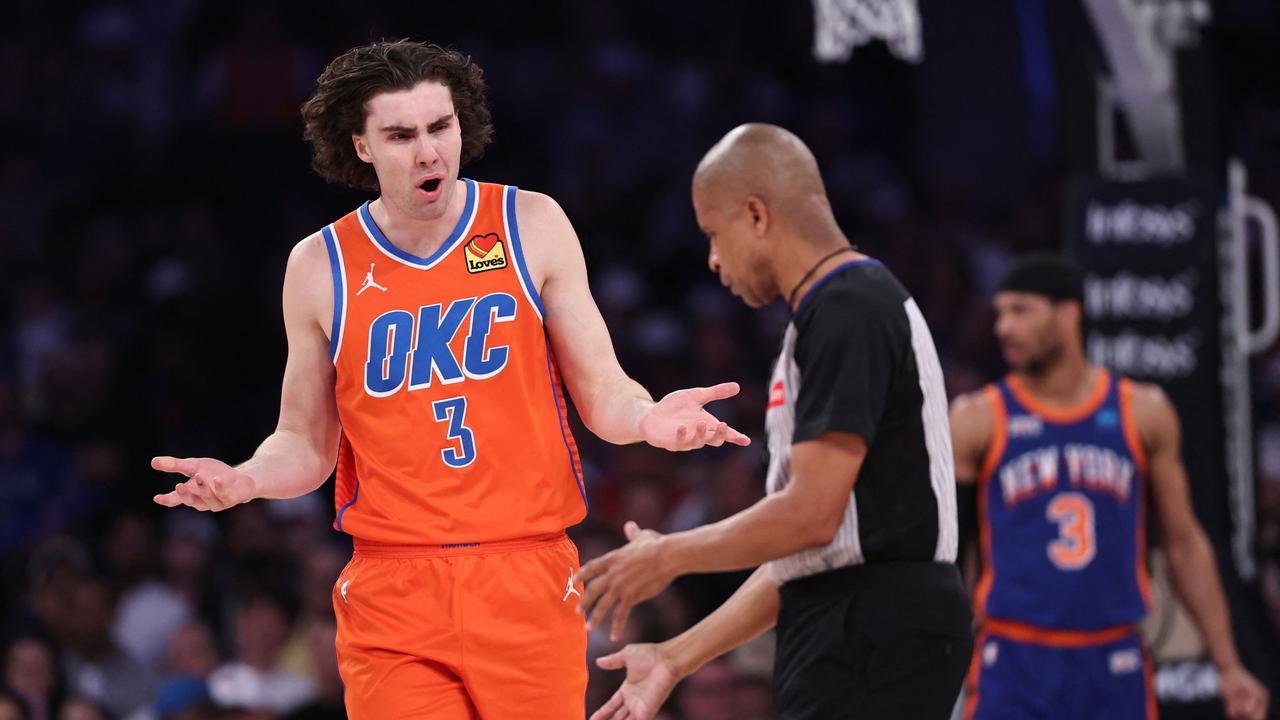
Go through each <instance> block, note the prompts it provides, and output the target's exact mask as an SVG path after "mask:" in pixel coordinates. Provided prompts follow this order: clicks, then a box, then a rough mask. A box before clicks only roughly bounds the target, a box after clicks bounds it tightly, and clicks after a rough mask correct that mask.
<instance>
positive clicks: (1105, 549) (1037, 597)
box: [976, 370, 1150, 632]
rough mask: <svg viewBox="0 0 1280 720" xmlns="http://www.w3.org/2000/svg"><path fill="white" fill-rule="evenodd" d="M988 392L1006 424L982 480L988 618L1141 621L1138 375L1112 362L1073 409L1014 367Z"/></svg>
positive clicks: (1078, 626) (983, 612)
mask: <svg viewBox="0 0 1280 720" xmlns="http://www.w3.org/2000/svg"><path fill="white" fill-rule="evenodd" d="M986 393H987V397H988V400H989V401H990V402H991V404H992V408H993V410H994V414H995V423H994V432H993V436H992V441H991V445H990V447H989V452H988V454H987V459H986V462H985V463H984V466H983V471H982V474H981V477H980V481H979V513H980V519H981V527H982V538H981V545H982V552H983V575H982V579H981V581H980V582H979V585H978V592H977V596H976V604H977V612H978V614H979V616H980V617H983V618H988V619H991V620H1005V621H1013V622H1016V623H1022V624H1025V625H1029V626H1032V627H1036V628H1044V629H1050V630H1066V631H1084V632H1090V631H1097V630H1103V629H1107V628H1112V627H1116V626H1123V625H1133V624H1136V623H1137V622H1139V621H1140V620H1141V619H1142V618H1143V616H1145V615H1146V613H1147V610H1148V606H1149V598H1150V589H1149V584H1148V581H1147V571H1146V537H1145V535H1146V522H1145V512H1146V509H1145V498H1146V481H1145V469H1146V468H1145V465H1146V461H1145V455H1144V453H1143V450H1142V445H1141V442H1140V440H1139V438H1138V435H1137V431H1136V426H1135V425H1134V423H1133V420H1132V417H1131V416H1130V401H1129V397H1130V393H1131V383H1130V381H1128V380H1127V379H1119V380H1115V379H1113V378H1112V377H1111V376H1110V374H1109V373H1107V372H1106V371H1105V370H1101V371H1099V372H1098V378H1097V384H1096V386H1095V388H1094V391H1093V393H1092V394H1091V395H1090V397H1089V399H1088V400H1087V401H1086V402H1085V403H1083V404H1082V405H1081V406H1079V407H1077V408H1073V409H1069V410H1060V409H1056V408H1049V407H1045V406H1043V405H1042V404H1040V403H1038V402H1037V401H1036V400H1035V398H1034V397H1033V396H1032V395H1031V394H1030V393H1029V392H1028V391H1027V390H1026V388H1025V387H1023V386H1022V385H1021V383H1020V382H1019V380H1018V378H1017V377H1016V376H1013V375H1010V376H1009V377H1007V378H1006V379H1005V380H1003V381H1001V382H999V383H996V384H994V385H991V386H989V387H988V388H987V390H986Z"/></svg>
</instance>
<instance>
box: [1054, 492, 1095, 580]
mask: <svg viewBox="0 0 1280 720" xmlns="http://www.w3.org/2000/svg"><path fill="white" fill-rule="evenodd" d="M1044 514H1045V517H1046V518H1048V519H1049V522H1052V523H1057V524H1058V537H1057V538H1055V539H1054V540H1053V542H1051V543H1049V549H1048V552H1049V559H1050V560H1052V561H1053V564H1054V565H1057V566H1058V567H1059V568H1060V569H1062V570H1080V569H1081V568H1083V567H1085V566H1086V565H1088V564H1089V563H1091V562H1093V556H1094V554H1095V553H1096V552H1097V538H1096V535H1095V533H1094V525H1093V503H1092V502H1091V501H1090V500H1089V498H1088V497H1086V496H1085V495H1082V494H1081V493H1077V492H1066V493H1062V494H1061V495H1058V496H1057V497H1055V498H1054V499H1053V501H1052V502H1050V503H1049V507H1048V508H1046V509H1045V513H1044Z"/></svg>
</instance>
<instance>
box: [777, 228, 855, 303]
mask: <svg viewBox="0 0 1280 720" xmlns="http://www.w3.org/2000/svg"><path fill="white" fill-rule="evenodd" d="M855 250H857V248H856V247H854V246H852V245H845V246H844V247H842V248H839V249H837V250H833V251H831V252H829V253H827V254H826V255H823V256H822V259H821V260H819V261H818V262H816V263H814V264H813V267H811V268H809V272H807V273H805V274H804V276H803V277H801V278H800V282H798V283H796V286H795V287H793V288H791V293H790V294H788V295H787V308H789V309H790V310H791V314H792V315H795V314H796V293H797V292H800V288H802V287H804V284H805V283H807V282H809V278H811V277H813V274H814V273H816V272H818V268H820V267H822V263H824V262H826V261H828V260H830V259H831V258H833V257H835V256H837V255H839V254H840V253H844V252H853V251H855Z"/></svg>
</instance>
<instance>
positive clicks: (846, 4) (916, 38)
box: [813, 0, 924, 63]
mask: <svg viewBox="0 0 1280 720" xmlns="http://www.w3.org/2000/svg"><path fill="white" fill-rule="evenodd" d="M813 13H814V38H813V56H814V58H816V59H817V60H818V61H819V62H848V60H849V58H850V57H852V56H853V49H854V48H855V47H857V46H859V45H865V44H867V43H869V42H871V41H872V40H875V39H881V40H884V41H885V43H886V44H888V46H889V50H890V51H891V52H892V53H893V54H894V55H896V56H898V57H899V58H901V59H903V60H906V61H908V62H913V63H918V62H920V61H921V60H923V59H924V42H923V41H922V40H921V38H920V10H919V8H918V7H917V5H916V0H813Z"/></svg>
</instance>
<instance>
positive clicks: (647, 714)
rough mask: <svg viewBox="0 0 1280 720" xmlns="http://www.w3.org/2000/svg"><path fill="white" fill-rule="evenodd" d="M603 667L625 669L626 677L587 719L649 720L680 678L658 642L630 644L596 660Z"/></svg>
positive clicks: (606, 668) (656, 712)
mask: <svg viewBox="0 0 1280 720" xmlns="http://www.w3.org/2000/svg"><path fill="white" fill-rule="evenodd" d="M596 664H597V665H599V666H600V667H602V668H604V669H605V670H621V669H622V668H626V669H627V679H626V680H624V681H623V683H622V687H620V688H618V691H617V692H615V693H614V694H613V697H611V698H609V702H607V703H605V704H604V705H603V706H601V707H600V709H599V710H597V711H595V713H593V714H592V715H591V720H652V718H653V716H654V715H656V714H658V710H659V709H661V708H662V703H664V702H666V700H667V696H669V695H670V694H671V690H672V689H673V688H675V686H676V683H677V682H679V681H680V676H679V675H678V674H677V673H676V671H675V668H673V667H672V666H671V662H670V661H669V660H668V659H667V657H666V655H665V654H663V651H662V646H661V645H654V644H651V643H633V644H631V645H628V646H626V647H624V648H622V649H621V650H619V651H618V652H616V653H614V654H612V655H605V656H604V657H602V658H600V659H598V660H596Z"/></svg>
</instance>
